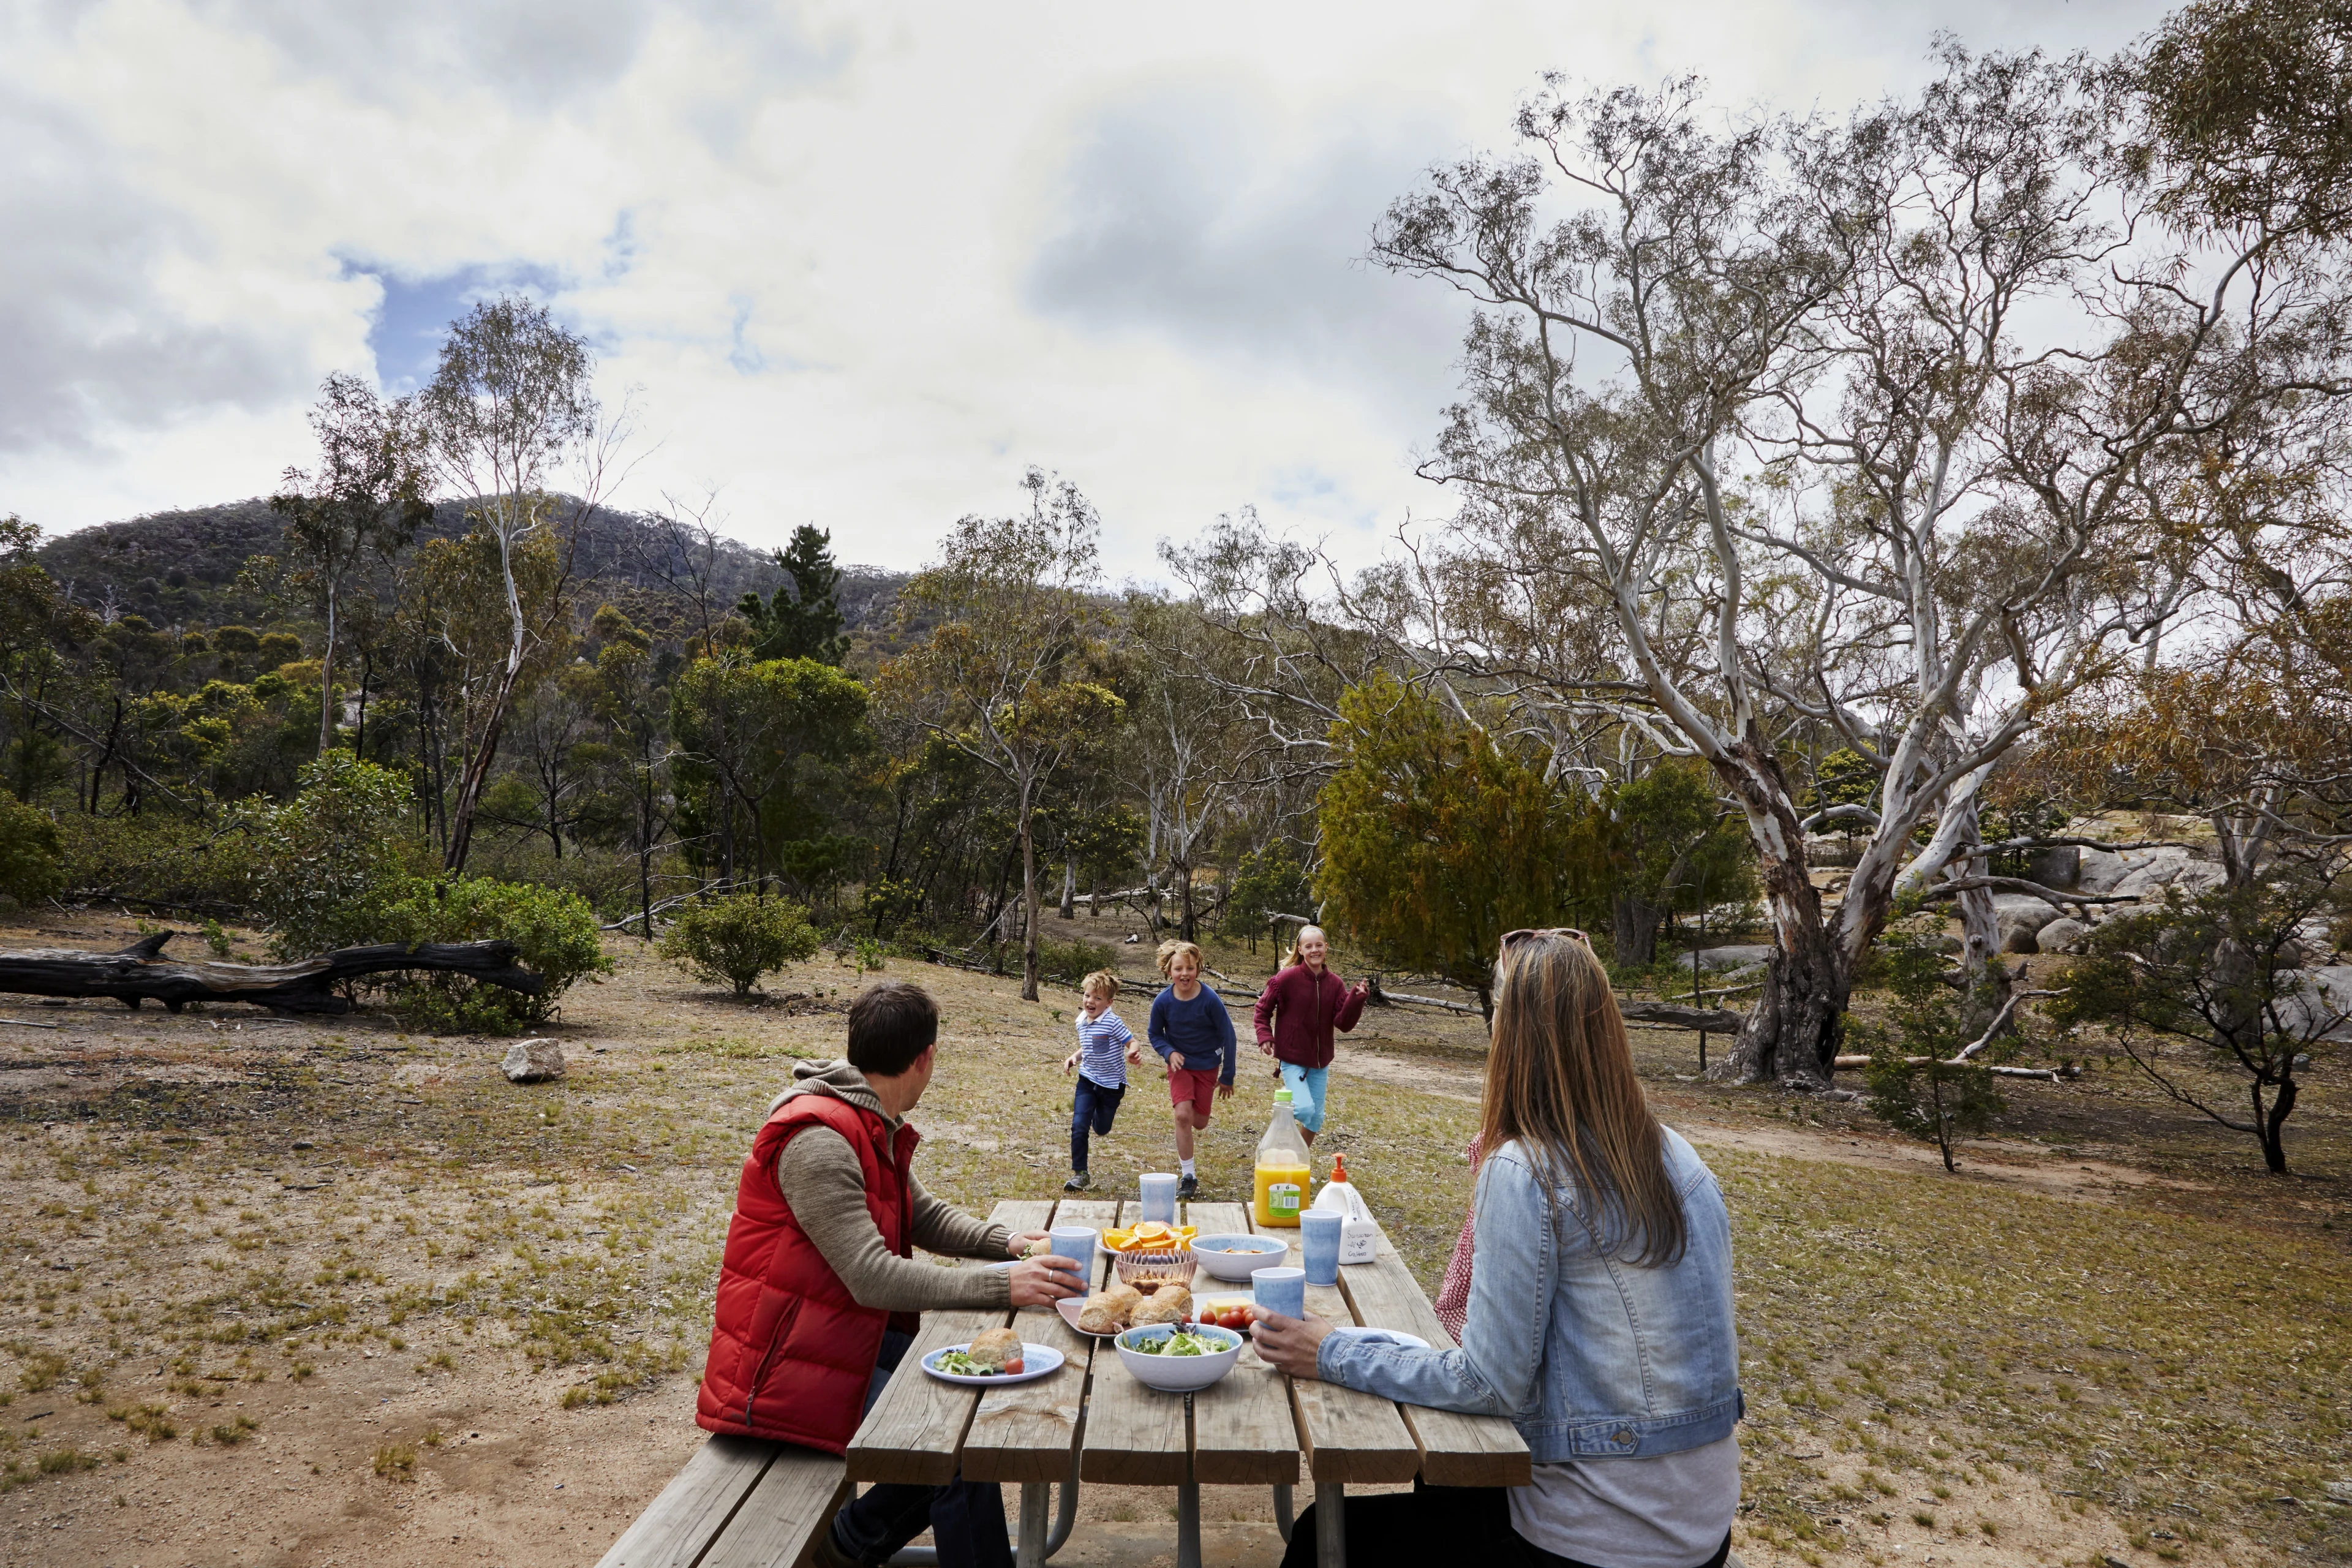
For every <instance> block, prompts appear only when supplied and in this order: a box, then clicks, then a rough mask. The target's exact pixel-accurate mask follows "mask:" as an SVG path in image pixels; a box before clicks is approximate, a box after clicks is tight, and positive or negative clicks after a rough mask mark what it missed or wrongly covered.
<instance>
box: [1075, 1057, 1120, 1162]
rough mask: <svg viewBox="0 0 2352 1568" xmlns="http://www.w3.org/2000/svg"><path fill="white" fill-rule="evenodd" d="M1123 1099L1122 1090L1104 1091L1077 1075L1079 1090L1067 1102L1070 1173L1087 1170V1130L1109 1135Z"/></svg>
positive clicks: (1090, 1080)
mask: <svg viewBox="0 0 2352 1568" xmlns="http://www.w3.org/2000/svg"><path fill="white" fill-rule="evenodd" d="M1126 1098H1127V1090H1126V1089H1124V1088H1120V1089H1105V1088H1104V1087H1103V1086H1102V1085H1101V1084H1098V1083H1097V1082H1096V1081H1095V1080H1094V1079H1090V1078H1088V1077H1087V1075H1086V1074H1084V1073H1080V1074H1079V1075H1078V1091H1077V1093H1076V1095H1075V1096H1074V1097H1072V1099H1071V1100H1070V1169H1071V1170H1073V1171H1083V1170H1085V1169H1086V1168H1087V1129H1088V1128H1089V1127H1091V1128H1093V1129H1094V1131H1097V1132H1103V1133H1108V1131H1110V1124H1111V1122H1112V1121H1113V1120H1114V1119H1115V1118H1116V1117H1117V1116H1118V1102H1119V1101H1120V1100H1125V1099H1126Z"/></svg>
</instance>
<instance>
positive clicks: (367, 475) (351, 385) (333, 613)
mask: <svg viewBox="0 0 2352 1568" xmlns="http://www.w3.org/2000/svg"><path fill="white" fill-rule="evenodd" d="M310 429H311V432H312V434H314V435H315V436H317V437H318V440H319V466H318V468H317V469H316V470H315V471H306V470H304V469H301V468H288V469H287V470H286V474H285V479H284V480H283V484H282V488H281V489H279V491H278V494H277V495H274V496H272V497H271V498H270V500H269V504H270V506H271V508H272V509H273V510H276V511H278V512H279V513H280V514H282V515H283V516H284V517H285V519H286V545H287V553H288V554H289V556H291V557H292V558H293V559H294V560H295V561H296V562H298V563H301V565H302V567H303V568H304V569H305V570H306V572H307V574H308V575H309V577H310V582H311V584H312V585H313V586H314V588H315V590H316V595H317V600H318V604H319V607H320V618H321V620H322V621H323V622H324V623H325V631H324V637H323V638H322V641H321V643H320V653H319V754H320V756H324V755H326V754H327V752H328V751H329V749H330V748H331V747H332V746H333V744H334V740H335V707H336V704H335V654H336V651H337V647H338V645H339V643H340V642H341V634H342V608H343V595H344V590H345V588H346V587H347V586H348V585H349V584H350V582H351V579H352V573H353V572H354V571H356V570H357V569H358V568H359V566H360V564H361V563H362V562H363V561H365V560H367V559H368V558H369V557H370V556H376V557H379V558H385V559H388V558H389V557H390V556H391V555H392V554H393V553H394V552H395V551H398V550H401V549H404V548H405V547H406V546H407V545H408V543H409V542H411V541H412V540H414V539H415V537H416V530H417V528H418V527H419V526H420V525H421V524H422V523H424V522H425V520H426V519H427V518H429V517H431V516H432V515H433V509H432V506H431V505H430V504H429V499H428V491H429V490H430V489H431V476H430V473H429V470H428V459H427V455H426V451H425V432H424V429H423V427H422V426H421V424H420V422H419V419H418V415H417V409H416V405H415V402H414V400H412V399H410V398H405V397H395V398H392V399H390V400H386V399H383V398H381V397H378V396H377V395H376V394H375V389H374V388H373V387H371V386H369V385H368V384H367V383H365V382H364V381H362V380H361V379H360V378H359V377H357V376H354V375H345V374H334V375H330V376H329V377H327V379H326V381H325V383H324V384H322V385H321V386H320V389H319V401H318V402H317V403H315V404H313V405H311V408H310Z"/></svg>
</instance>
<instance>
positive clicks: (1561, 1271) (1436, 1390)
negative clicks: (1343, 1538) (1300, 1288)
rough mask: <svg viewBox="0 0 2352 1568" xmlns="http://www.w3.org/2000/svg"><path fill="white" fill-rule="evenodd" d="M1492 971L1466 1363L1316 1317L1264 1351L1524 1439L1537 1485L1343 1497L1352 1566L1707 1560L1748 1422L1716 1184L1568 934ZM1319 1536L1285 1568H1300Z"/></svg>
mask: <svg viewBox="0 0 2352 1568" xmlns="http://www.w3.org/2000/svg"><path fill="white" fill-rule="evenodd" d="M1496 969H1497V976H1496V987H1495V993H1496V1002H1495V1026H1494V1041H1493V1046H1492V1048H1491V1050H1490V1052H1489V1054H1488V1057H1487V1066H1486V1120H1485V1125H1484V1128H1483V1130H1482V1131H1481V1133H1480V1138H1481V1142H1482V1144H1483V1146H1484V1148H1485V1149H1486V1151H1487V1152H1486V1157H1485V1159H1484V1160H1483V1161H1482V1162H1481V1163H1480V1167H1479V1172H1478V1183H1477V1193H1476V1195H1475V1198H1474V1199H1473V1201H1472V1215H1473V1219H1474V1225H1475V1228H1474V1230H1473V1233H1472V1234H1473V1237H1474V1252H1473V1260H1472V1267H1471V1272H1470V1299H1469V1315H1468V1318H1467V1321H1466V1322H1465V1327H1464V1330H1463V1334H1462V1346H1461V1348H1460V1349H1458V1350H1445V1351H1438V1350H1426V1351H1424V1350H1415V1349H1412V1348H1410V1347H1408V1346H1404V1345H1401V1344H1396V1343H1393V1342H1390V1343H1381V1342H1366V1341H1363V1340H1360V1339H1354V1338H1351V1337H1349V1336H1347V1335H1340V1336H1338V1337H1336V1338H1335V1337H1331V1325H1330V1324H1328V1323H1327V1322H1325V1321H1322V1320H1321V1319H1319V1318H1314V1317H1309V1318H1307V1319H1305V1320H1303V1321H1302V1320H1296V1319H1288V1318H1271V1319H1268V1320H1266V1321H1262V1322H1260V1323H1259V1324H1257V1325H1256V1327H1255V1335H1256V1338H1257V1344H1258V1352H1259V1353H1260V1354H1261V1355H1262V1356H1264V1357H1265V1359H1266V1360H1267V1361H1269V1362H1272V1363H1275V1364H1276V1365H1277V1366H1279V1367H1281V1368H1282V1369H1283V1370H1284V1371H1285V1372H1287V1373H1290V1374H1291V1375H1292V1376H1294V1377H1315V1378H1321V1379H1322V1380H1324V1381H1325V1382H1328V1383H1336V1384H1342V1385H1344V1386H1346V1387H1349V1388H1355V1389H1361V1390H1363V1391H1364V1392H1366V1393H1370V1394H1379V1395H1381V1397H1382V1398H1386V1399H1394V1400H1398V1401H1401V1402H1402V1403H1404V1404H1408V1405H1426V1406H1428V1407H1430V1408H1432V1409H1437V1410H1460V1411H1465V1412H1468V1413H1470V1414H1473V1415H1505V1416H1508V1417H1509V1418H1510V1419H1511V1422H1512V1424H1513V1425H1514V1426H1517V1428H1518V1430H1519V1435H1520V1436H1523V1437H1525V1438H1526V1439H1527V1443H1528V1450H1529V1453H1530V1456H1531V1458H1532V1459H1533V1461H1534V1484H1532V1485H1530V1486H1525V1487H1511V1488H1507V1489H1505V1488H1494V1489H1468V1488H1464V1489H1455V1488H1438V1487H1430V1488H1424V1487H1422V1486H1421V1485H1420V1484H1419V1483H1417V1482H1416V1483H1415V1487H1414V1489H1413V1491H1412V1493H1411V1494H1410V1495H1402V1494H1401V1495H1392V1496H1386V1497H1368V1498H1351V1499H1349V1502H1348V1518H1347V1545H1348V1562H1349V1563H1350V1564H1352V1565H1357V1568H1364V1565H1376V1564H1385V1563H1399V1564H1406V1563H1410V1564H1412V1565H1414V1568H1425V1565H1426V1564H1428V1563H1433V1562H1444V1561H1449V1560H1451V1561H1460V1562H1476V1563H1486V1564H1506V1565H1527V1568H1717V1565H1719V1564H1721V1563H1723V1562H1724V1561H1725V1559H1726V1558H1727V1555H1728V1553H1729V1552H1730V1549H1731V1519H1732V1515H1733V1513H1734V1512H1735V1511H1736V1510H1738V1504H1739V1447H1738V1438H1737V1437H1735V1436H1733V1432H1732V1429H1733V1426H1734V1425H1735V1424H1736V1423H1737V1422H1738V1419H1739V1415H1740V1408H1741V1406H1740V1396H1739V1384H1738V1376H1739V1342H1738V1335H1737V1334H1736V1332H1735V1331H1734V1330H1733V1327H1732V1312H1731V1227H1730V1220H1729V1216H1728V1215H1727V1213H1726V1212H1725V1209H1724V1205H1723V1193H1722V1190H1721V1189H1720V1188H1719V1187H1717V1185H1716V1181H1715V1176H1714V1174H1713V1173H1711V1172H1709V1171H1708V1170H1707V1168H1706V1165H1705V1164H1704V1163H1701V1162H1700V1160H1699V1158H1698V1156H1697V1155H1696V1153H1694V1152H1692V1151H1691V1146H1690V1145H1689V1144H1688V1143H1686V1142H1684V1141H1683V1140H1682V1138H1681V1137H1680V1136H1678V1135H1677V1134H1675V1133H1674V1132H1672V1131H1668V1130H1667V1129H1665V1128H1664V1127H1662V1126H1660V1125H1659V1124H1658V1121H1657V1119H1656V1118H1655V1117H1654V1116H1653V1115H1651V1114H1650V1110H1649V1106H1648V1104H1647V1102H1646V1101H1645V1100H1644V1099H1643V1093H1642V1086H1641V1083H1640V1080H1639V1079H1636V1078H1635V1077H1634V1073H1633V1052H1632V1050H1631V1049H1630V1048H1629V1047H1628V1046H1627V1044H1626V1040H1625V1021H1624V1019H1623V1017H1622V1016H1621V1015H1620V1014H1619V1013H1618V1011H1617V1003H1616V999H1615V997H1614V996H1613V995H1612V994H1611V993H1610V990H1609V977H1608V975H1607V974H1606V973H1603V972H1602V970H1601V964H1600V961H1599V960H1597V959H1595V958H1594V957H1593V956H1592V952H1591V949H1590V948H1589V947H1588V946H1587V945H1586V943H1585V941H1584V937H1583V933H1581V932H1580V931H1514V932H1512V933H1511V934H1510V935H1509V936H1507V937H1506V938H1504V939H1503V952H1502V957H1501V961H1500V963H1498V964H1497V965H1496ZM1531 1309H1532V1310H1531ZM1314 1520H1315V1510H1312V1509H1309V1510H1307V1512H1306V1513H1305V1514H1303V1515H1301V1516H1300V1518H1299V1521H1298V1526H1297V1530H1296V1531H1293V1533H1292V1536H1291V1542H1290V1551H1289V1553H1288V1555H1287V1556H1286V1557H1285V1558H1284V1559H1283V1562H1284V1564H1285V1568H1313V1564H1314V1563H1315V1562H1316V1556H1315V1526H1314Z"/></svg>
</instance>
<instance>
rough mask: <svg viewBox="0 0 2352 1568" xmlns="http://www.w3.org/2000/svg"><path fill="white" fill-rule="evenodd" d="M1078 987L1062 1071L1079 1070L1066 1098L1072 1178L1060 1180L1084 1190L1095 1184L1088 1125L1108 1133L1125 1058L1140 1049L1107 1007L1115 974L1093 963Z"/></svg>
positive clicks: (1070, 1189) (1134, 1057)
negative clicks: (1080, 1004)
mask: <svg viewBox="0 0 2352 1568" xmlns="http://www.w3.org/2000/svg"><path fill="white" fill-rule="evenodd" d="M1078 991H1079V994H1080V995H1082V996H1083V997H1084V998H1085V999H1086V1006H1085V1008H1084V1009H1083V1010H1082V1011H1080V1013H1079V1014H1078V1048H1077V1049H1076V1050H1075V1051H1072V1052H1071V1053H1070V1055H1069V1058H1068V1059H1067V1060H1066V1061H1064V1062H1063V1063H1062V1070H1063V1071H1064V1072H1069V1071H1072V1070H1073V1069H1075V1070H1076V1073H1077V1075H1078V1083H1077V1093H1076V1095H1075V1096H1074V1097H1073V1098H1072V1100H1071V1102H1070V1179H1069V1180H1068V1181H1066V1182H1064V1183H1063V1184H1062V1190H1063V1191H1064V1192H1066V1193H1083V1192H1085V1191H1087V1189H1088V1188H1090V1187H1092V1186H1093V1185H1094V1184H1095V1180H1094V1178H1093V1177H1092V1176H1089V1175H1088V1174H1087V1131H1088V1130H1089V1129H1091V1130H1093V1131H1096V1132H1098V1133H1101V1134H1103V1135H1105V1136H1106V1137H1107V1136H1108V1135H1109V1132H1110V1124H1111V1121H1112V1119H1113V1118H1115V1117H1117V1116H1118V1102H1119V1101H1120V1100H1123V1099H1125V1098H1126V1096H1127V1064H1128V1063H1129V1062H1132V1061H1140V1060H1141V1059H1142V1049H1143V1047H1140V1046H1139V1045H1137V1044H1136V1040H1135V1035H1134V1033H1133V1032H1132V1031H1131V1030H1129V1028H1128V1026H1127V1025H1126V1024H1125V1023H1124V1022H1122V1021H1121V1020H1120V1018H1119V1016H1118V1014H1116V1013H1114V1012H1112V1011H1111V1010H1110V1005H1111V999H1112V998H1113V997H1115V996H1117V995H1118V975H1116V974H1113V973H1111V972H1110V971H1109V970H1108V969H1097V970H1096V971H1095V972H1094V973H1092V974H1089V975H1087V977H1086V979H1085V980H1083V981H1081V982H1080V983H1079V985H1078Z"/></svg>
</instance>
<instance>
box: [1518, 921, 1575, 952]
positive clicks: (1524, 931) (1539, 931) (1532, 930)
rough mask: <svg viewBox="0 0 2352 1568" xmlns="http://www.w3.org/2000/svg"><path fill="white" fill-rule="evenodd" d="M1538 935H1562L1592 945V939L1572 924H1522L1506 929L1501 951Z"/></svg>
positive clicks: (1573, 940)
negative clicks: (1517, 927)
mask: <svg viewBox="0 0 2352 1568" xmlns="http://www.w3.org/2000/svg"><path fill="white" fill-rule="evenodd" d="M1539 936H1564V937H1566V938H1567V939H1568V940H1569V941H1570V942H1582V943H1583V944H1584V945H1585V946H1587V947H1591V945H1592V939H1591V937H1589V936H1587V935H1585V934H1584V933H1583V932H1582V931H1579V930H1577V929H1576V928H1575V927H1574V926H1522V927H1520V928H1519V929H1518V930H1517V931H1505V932H1504V933H1503V942H1502V951H1503V952H1509V951H1510V950H1511V949H1513V948H1515V947H1517V946H1518V944H1519V943H1521V942H1533V941H1534V940H1535V939H1536V938H1538V937H1539Z"/></svg>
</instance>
